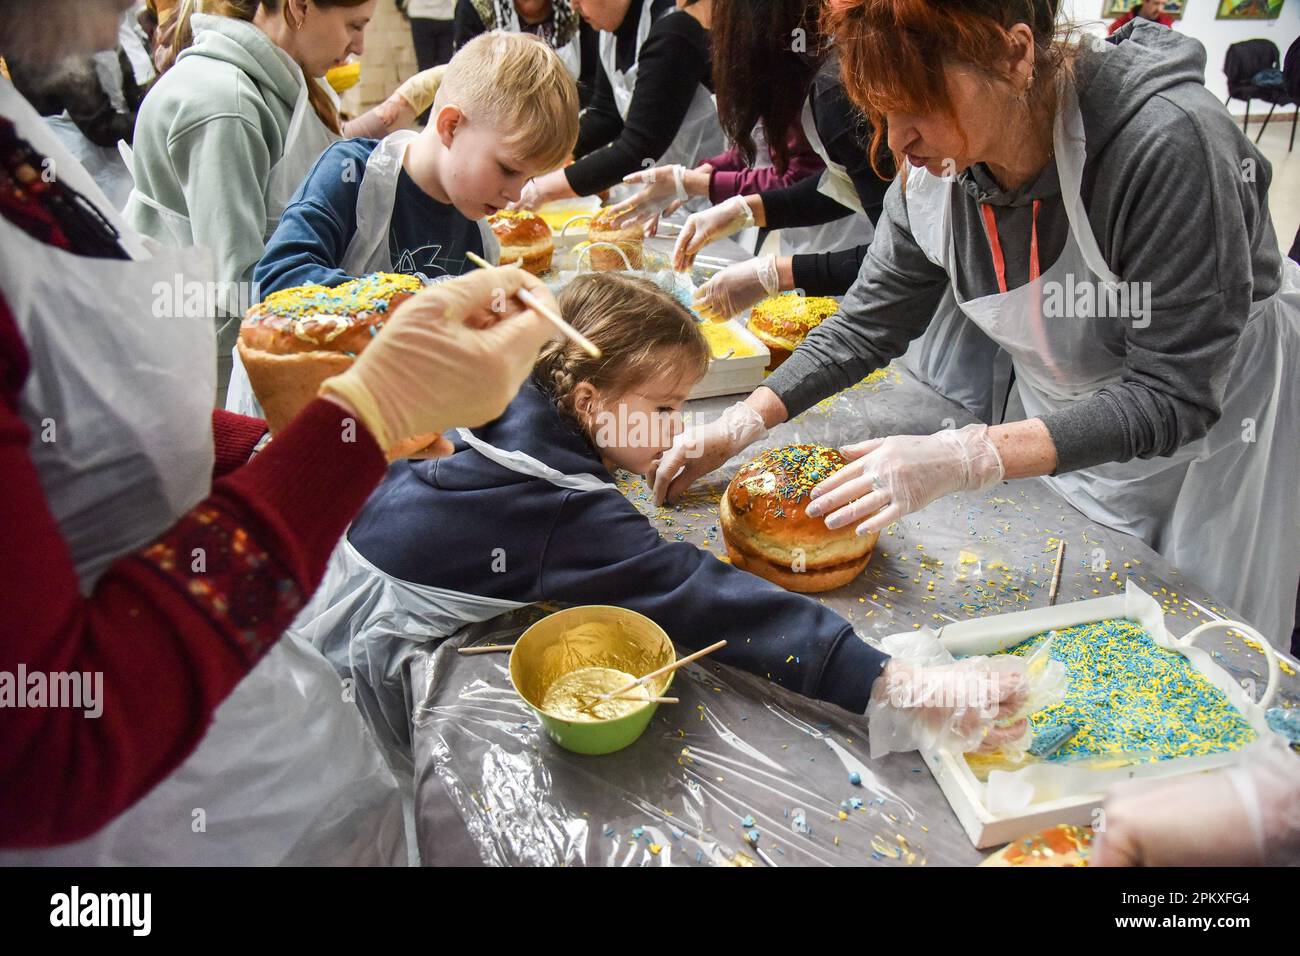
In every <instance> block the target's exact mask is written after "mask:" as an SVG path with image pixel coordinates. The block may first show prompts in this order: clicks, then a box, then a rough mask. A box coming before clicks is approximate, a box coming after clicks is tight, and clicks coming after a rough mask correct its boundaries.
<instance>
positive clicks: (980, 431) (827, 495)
mask: <svg viewBox="0 0 1300 956" xmlns="http://www.w3.org/2000/svg"><path fill="white" fill-rule="evenodd" d="M841 452H842V453H843V455H844V457H845V458H847V459H849V462H850V463H849V464H848V465H845V466H844V467H843V468H841V469H840V470H839V471H837V472H836V473H835V474H833V475H831V476H830V477H829V478H827V479H826V480H825V481H823V482H822V483H821V484H819V485H817V486H816V487H815V488H813V490H812V492H811V495H812V498H813V501H812V504H810V505H809V506H808V509H807V513H808V515H809V517H813V518H817V517H820V516H822V515H825V516H826V526H827V527H828V528H841V527H844V526H845V525H847V524H849V523H851V522H854V521H862V524H860V525H859V526H858V528H857V532H858V534H867V533H869V532H872V531H875V532H880V531H884V530H885V528H887V527H889V526H890V525H891V524H893V523H894V522H895V521H897V520H898V519H899V518H901V517H903V516H904V515H908V514H911V513H912V512H913V511H918V510H920V509H921V508H924V507H925V506H926V505H928V504H929V503H930V502H932V501H934V500H935V499H937V498H941V497H943V496H944V495H947V494H951V493H952V492H954V491H981V490H983V489H985V488H988V487H990V486H992V485H995V484H997V483H998V482H999V481H1001V480H1002V476H1003V473H1004V472H1003V468H1002V456H1001V455H999V454H998V450H997V447H996V446H995V445H994V444H993V440H992V439H991V438H989V428H988V426H987V425H967V426H966V427H965V428H962V429H959V430H956V431H954V430H951V429H950V430H947V431H941V432H936V433H935V434H933V435H892V436H890V437H889V438H874V439H872V440H871V441H865V442H862V443H861V444H858V445H849V446H847V447H845V448H843V449H841ZM863 519H866V520H863Z"/></svg>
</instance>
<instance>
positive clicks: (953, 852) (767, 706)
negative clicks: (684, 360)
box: [409, 244, 1300, 866]
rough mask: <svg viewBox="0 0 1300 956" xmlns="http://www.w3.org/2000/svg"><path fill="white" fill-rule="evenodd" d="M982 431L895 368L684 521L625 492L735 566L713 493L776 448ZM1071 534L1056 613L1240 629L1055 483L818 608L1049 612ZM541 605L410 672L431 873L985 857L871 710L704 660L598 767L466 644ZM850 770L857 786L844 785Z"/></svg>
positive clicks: (1219, 654) (938, 530)
mask: <svg viewBox="0 0 1300 956" xmlns="http://www.w3.org/2000/svg"><path fill="white" fill-rule="evenodd" d="M732 245H734V244H732ZM724 250H725V254H726V255H730V256H733V257H739V255H743V250H738V249H737V250H730V249H726V247H724ZM710 252H711V253H713V254H714V255H718V254H719V252H720V250H719V247H718V246H712V247H710ZM735 400H736V399H735V397H734V396H731V397H721V398H711V399H703V400H700V401H697V402H693V403H691V405H690V406H689V408H688V411H689V412H690V413H692V414H693V415H697V416H699V417H700V419H701V420H703V421H707V420H709V419H710V418H714V417H716V416H717V415H718V414H719V413H720V412H721V410H722V409H723V408H725V407H726V406H727V405H728V404H730V403H731V402H733V401H735ZM972 420H973V419H972V418H971V416H970V415H969V414H968V413H967V412H966V411H965V410H964V409H963V408H961V406H959V405H957V404H955V403H952V402H950V401H948V400H947V399H945V398H943V397H942V396H940V395H938V394H937V393H936V392H935V391H934V390H933V389H931V388H930V387H929V386H927V385H925V384H923V383H921V382H920V381H918V380H917V379H915V378H913V377H912V376H910V375H909V374H908V373H907V372H906V371H904V370H902V369H901V368H900V367H898V366H897V364H895V365H891V366H890V367H889V368H887V369H884V370H881V371H879V372H877V373H875V374H874V375H873V376H871V377H870V378H869V379H868V380H867V381H865V382H863V383H861V384H859V385H857V386H854V387H853V388H851V389H849V390H847V391H845V392H842V393H840V394H839V395H837V396H835V397H834V398H831V399H828V400H827V401H825V402H823V403H821V404H820V405H819V406H817V407H815V408H813V409H810V410H809V411H808V412H806V413H805V414H804V415H802V416H800V417H799V418H797V419H795V420H794V421H792V422H789V423H787V424H785V425H782V426H780V427H778V428H776V429H773V431H772V433H771V435H769V437H768V438H767V439H766V440H765V441H764V442H762V443H760V444H759V445H757V446H755V447H753V448H750V449H747V450H746V451H745V452H744V453H743V454H742V455H740V456H737V457H736V458H735V459H733V460H732V461H730V462H728V463H727V464H726V465H725V466H724V467H723V468H722V469H721V470H720V471H719V472H717V473H715V474H714V475H712V476H710V477H709V478H707V479H705V480H703V481H701V482H700V483H698V484H697V485H696V486H695V487H694V488H693V489H692V491H691V492H690V494H689V495H688V497H687V498H686V500H685V501H684V502H683V503H682V504H680V505H679V506H677V507H675V508H656V507H655V506H654V505H653V503H652V501H651V500H650V495H649V491H648V489H646V488H645V486H644V483H643V482H641V480H640V479H639V478H635V479H633V478H628V477H624V478H621V479H620V482H619V483H620V487H621V488H622V490H623V491H624V493H625V494H627V495H628V497H629V498H630V499H631V500H632V501H633V502H634V504H636V506H637V507H638V508H639V509H640V510H642V511H643V512H644V513H645V514H646V515H647V516H648V517H649V518H650V519H651V520H652V521H653V522H654V524H655V525H656V527H657V528H658V529H659V530H660V532H661V533H662V534H663V535H665V536H666V537H669V538H672V539H676V540H680V541H688V542H691V543H693V544H696V545H698V546H700V547H704V548H708V549H709V550H711V551H714V552H716V553H719V554H725V549H724V548H723V545H722V541H721V536H720V532H719V530H718V523H717V522H718V519H717V500H718V497H719V496H720V495H721V493H722V491H723V489H724V488H725V487H726V484H727V482H728V481H729V480H730V478H731V476H732V475H733V474H734V473H735V471H736V470H737V469H738V468H739V467H740V466H741V465H742V464H743V463H744V462H745V461H748V460H749V459H750V458H752V457H753V456H754V455H756V454H757V453H758V452H759V451H760V450H762V449H763V448H767V447H772V446H777V445H784V444H789V443H792V442H818V443H821V444H827V445H842V444H845V443H848V442H851V441H859V440H862V439H864V438H868V437H873V436H879V435H886V434H893V433H921V434H928V433H931V432H934V431H936V430H938V429H940V428H945V427H961V426H962V425H964V424H967V423H969V422H970V421H972ZM1058 538H1063V539H1064V540H1065V542H1066V554H1065V561H1064V563H1063V570H1062V574H1061V584H1060V594H1059V596H1058V602H1066V601H1073V600H1080V599H1086V598H1092V597H1097V596H1099V595H1106V594H1112V593H1116V592H1118V591H1122V590H1123V587H1124V582H1125V580H1126V579H1127V578H1129V577H1130V576H1131V577H1133V578H1134V579H1135V581H1136V583H1137V584H1139V585H1140V586H1141V587H1142V588H1143V589H1144V590H1146V591H1147V592H1148V593H1151V594H1152V595H1154V596H1155V597H1156V599H1157V600H1159V601H1161V603H1162V604H1163V605H1164V607H1165V610H1166V614H1167V620H1168V626H1169V629H1170V631H1171V633H1173V634H1176V635H1180V636H1181V635H1182V634H1185V633H1187V632H1188V631H1190V630H1191V629H1192V628H1193V627H1195V626H1197V625H1198V624H1200V623H1203V622H1204V621H1206V620H1209V619H1213V618H1214V617H1215V616H1221V617H1224V618H1232V617H1234V614H1233V612H1232V611H1231V609H1229V608H1227V607H1225V606H1224V605H1223V604H1222V603H1221V602H1219V601H1217V600H1215V598H1214V597H1213V596H1212V595H1210V594H1208V593H1207V592H1206V591H1205V590H1204V589H1203V588H1201V587H1200V586H1199V585H1197V584H1196V583H1195V582H1193V581H1191V580H1188V579H1186V578H1185V577H1184V576H1183V575H1181V574H1180V573H1179V572H1178V571H1177V569H1175V568H1173V567H1171V566H1170V565H1169V564H1168V562H1166V561H1165V560H1164V559H1162V558H1161V557H1160V556H1159V555H1158V554H1156V553H1155V552H1153V551H1152V550H1151V549H1150V548H1148V547H1147V546H1146V545H1145V544H1143V543H1142V542H1141V541H1139V540H1137V539H1135V538H1132V537H1130V536H1128V535H1123V534H1118V533H1116V532H1113V531H1111V530H1109V529H1107V528H1104V527H1102V526H1100V525H1097V524H1095V523H1093V522H1091V521H1089V520H1088V519H1086V518H1085V517H1084V516H1083V515H1081V514H1080V513H1079V512H1078V511H1076V510H1075V509H1074V508H1073V507H1071V506H1070V505H1069V504H1067V503H1066V502H1065V500H1064V499H1062V498H1061V497H1059V496H1058V495H1057V494H1056V493H1055V492H1054V491H1053V490H1052V489H1051V488H1050V487H1049V486H1048V485H1047V484H1046V483H1045V482H1043V481H1041V480H1039V479H1031V480H1022V481H1016V482H1004V483H1002V484H1000V485H999V486H997V487H995V488H993V489H990V490H989V491H987V492H983V493H976V494H959V495H953V496H949V497H947V498H944V499H940V500H939V501H936V502H934V503H933V504H932V505H930V506H929V507H927V508H925V509H923V510H922V511H920V512H918V513H916V514H915V515H911V516H909V517H908V518H906V519H905V520H904V521H902V522H900V523H899V524H898V525H896V526H895V527H894V528H893V529H891V530H890V531H889V532H887V533H886V534H884V535H882V536H881V539H880V542H879V544H878V545H877V549H876V552H875V554H874V555H873V556H872V559H871V562H870V564H869V565H868V567H867V569H866V571H865V572H864V574H863V575H862V576H860V577H859V578H858V579H857V580H856V581H854V582H853V583H851V584H849V585H847V586H845V587H843V588H840V589H838V590H836V591H833V592H829V593H827V594H825V595H822V596H821V597H820V598H819V599H820V600H822V601H823V602H824V603H825V604H826V605H827V606H829V607H831V608H832V609H834V610H836V611H838V612H839V613H841V614H842V615H844V616H845V617H846V618H847V619H848V620H849V621H850V622H851V623H852V624H853V626H854V628H855V629H856V630H857V632H858V634H859V635H860V636H862V637H863V638H865V639H867V640H869V641H878V640H879V639H880V638H882V637H884V636H885V635H888V634H891V633H896V632H899V631H907V630H916V629H919V628H920V627H934V628H938V627H940V626H942V625H943V624H944V623H946V622H948V621H953V620H962V619H966V618H969V617H975V616H982V615H985V614H990V613H998V612H1001V611H1007V610H1018V609H1025V608H1029V607H1038V606H1042V605H1044V604H1045V603H1046V601H1047V591H1048V586H1049V584H1050V579H1051V573H1052V565H1053V560H1054V558H1055V552H1056V539H1058ZM544 613H545V611H543V610H539V609H536V608H529V609H525V610H523V611H519V612H514V613H512V614H509V615H505V616H503V617H501V618H497V619H495V620H493V621H489V622H486V623H484V624H481V625H477V626H475V627H473V628H470V629H467V630H466V631H464V632H462V633H460V634H458V635H456V636H455V637H453V638H451V639H449V640H447V641H445V642H443V643H442V644H441V645H438V646H436V647H432V648H426V649H423V650H421V651H419V652H418V653H417V654H415V655H414V657H413V658H412V660H411V662H410V671H409V678H410V681H411V686H412V688H413V690H414V693H413V702H414V708H413V717H412V746H413V752H414V759H415V781H414V783H415V789H414V819H415V833H416V839H417V842H418V847H419V851H420V856H421V860H422V862H424V863H426V864H460V865H466V864H478V863H487V864H494V865H533V864H535V865H606V866H640V865H659V866H668V865H687V866H692V865H714V864H718V865H751V864H752V863H753V858H754V853H753V851H752V850H747V848H746V847H745V845H744V839H743V830H744V828H745V827H746V826H752V827H753V828H756V829H757V830H759V831H760V833H761V838H760V840H761V842H760V845H761V846H762V848H763V850H764V851H765V852H766V853H767V854H768V855H769V857H770V858H771V859H772V860H773V861H774V862H775V863H776V864H777V865H883V866H924V865H931V866H933V865H972V864H975V863H978V862H979V861H980V860H981V859H982V858H983V856H984V853H982V852H981V851H978V850H976V849H975V848H974V847H973V846H972V845H971V844H970V842H969V840H968V839H967V837H966V834H965V832H964V831H963V830H962V829H961V826H960V824H959V823H958V821H957V819H956V817H955V816H954V815H953V813H952V811H951V809H950V808H949V806H948V804H947V801H946V800H945V798H944V797H943V795H942V793H941V792H940V791H939V788H938V786H937V785H936V784H935V782H934V780H933V778H932V777H931V776H930V774H929V771H928V770H927V769H926V768H925V766H924V764H923V763H922V762H921V759H920V758H919V757H918V756H917V755H916V754H914V753H909V754H891V755H889V756H888V757H886V758H884V759H882V760H878V761H871V760H869V759H868V756H867V754H868V746H867V737H866V721H865V719H864V718H862V717H860V716H855V715H852V714H848V713H846V712H845V711H842V710H839V709H838V708H836V707H834V706H831V705H828V704H822V703H820V702H815V701H809V700H807V699H805V698H801V697H799V696H797V695H794V694H791V693H789V692H786V691H784V690H782V689H781V688H779V687H777V686H775V685H772V684H770V683H768V682H766V681H764V680H761V679H758V678H755V677H752V676H750V675H748V674H743V673H740V672H737V671H734V670H731V669H729V668H726V667H723V666H721V665H717V664H714V663H709V662H707V661H706V662H704V664H703V666H700V665H691V666H690V667H688V668H686V669H684V671H682V672H679V677H678V679H677V680H676V681H675V683H674V685H673V693H674V695H676V696H679V697H680V698H681V703H680V704H678V705H676V706H661V707H660V708H659V710H658V712H657V713H656V715H655V717H654V720H653V721H652V722H651V725H650V727H649V729H648V730H647V731H646V733H645V735H644V736H643V737H642V738H641V739H640V740H638V741H637V742H636V743H635V744H634V745H633V746H631V747H629V748H627V749H626V750H624V751H622V752H620V753H617V754H611V755H608V756H604V757H584V756H579V755H576V754H572V753H569V752H567V751H565V750H562V749H560V748H559V747H557V746H556V745H554V744H553V743H552V742H551V741H550V740H549V739H548V738H547V737H546V736H545V733H544V731H543V730H542V728H541V725H540V723H539V722H538V721H537V719H536V718H535V716H534V715H533V714H532V712H531V711H530V710H529V709H528V707H527V706H526V705H525V704H524V703H523V702H522V701H521V700H519V698H518V697H517V696H516V695H515V693H514V692H513V690H512V689H511V687H510V683H509V679H508V673H507V660H506V656H505V655H501V654H489V655H482V656H461V655H459V654H457V653H456V647H458V646H461V645H463V644H470V643H508V642H509V641H510V640H511V639H512V638H513V637H515V636H517V635H518V634H519V633H521V632H522V630H523V629H524V628H525V627H527V625H528V624H530V623H532V621H534V620H537V619H538V618H540V617H541V616H543V614H544ZM1202 646H1205V647H1207V649H1211V650H1212V651H1213V653H1214V656H1215V657H1216V659H1217V660H1218V661H1219V663H1221V664H1222V665H1223V666H1224V667H1225V668H1226V669H1227V670H1228V671H1229V672H1230V673H1232V674H1233V675H1234V676H1236V677H1238V678H1239V679H1241V680H1251V681H1255V682H1257V683H1258V685H1259V687H1260V688H1261V690H1262V687H1263V684H1264V681H1265V679H1266V676H1267V670H1266V666H1265V661H1264V658H1263V657H1262V655H1260V654H1259V653H1258V652H1256V651H1254V650H1252V649H1251V648H1250V647H1248V646H1246V644H1245V642H1244V639H1243V638H1242V637H1241V636H1240V635H1235V636H1234V634H1232V633H1229V632H1224V631H1216V632H1213V633H1212V634H1210V635H1207V636H1206V638H1205V639H1204V641H1203V645H1202ZM1280 660H1282V661H1283V662H1284V668H1283V671H1284V672H1283V683H1282V686H1281V689H1280V691H1279V694H1278V698H1277V699H1276V700H1275V701H1274V706H1297V705H1300V678H1298V677H1297V666H1296V662H1295V661H1294V660H1291V659H1289V658H1286V657H1285V655H1282V656H1280ZM851 771H852V772H856V773H858V774H859V775H860V777H861V785H860V786H854V785H852V784H851V783H850V782H849V773H850V772H851ZM846 803H847V809H845V806H846ZM858 804H860V806H859V805H858ZM842 810H843V811H844V813H845V817H846V818H845V819H841V818H840V813H841V811H842ZM749 818H752V820H751V819H749Z"/></svg>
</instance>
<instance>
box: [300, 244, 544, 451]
mask: <svg viewBox="0 0 1300 956" xmlns="http://www.w3.org/2000/svg"><path fill="white" fill-rule="evenodd" d="M521 288H527V289H528V291H530V292H531V293H532V294H533V295H535V296H536V297H537V298H538V299H540V300H541V301H542V302H543V303H545V304H547V305H549V306H550V307H551V308H555V300H554V299H553V298H552V297H551V293H550V291H549V290H548V289H547V288H546V285H545V284H544V283H542V282H541V281H540V280H539V279H537V278H536V277H534V276H532V275H530V274H529V273H527V272H524V270H522V269H514V268H496V269H481V270H479V271H477V272H473V273H470V274H469V275H465V276H461V277H460V278H458V279H452V280H450V281H448V282H441V283H439V284H437V285H435V286H431V287H430V288H427V289H425V290H424V291H422V292H420V293H418V294H417V295H415V296H413V297H412V298H410V299H408V300H407V301H406V302H403V303H402V304H401V306H399V307H398V308H397V309H396V310H395V311H394V312H393V315H392V317H391V318H390V319H389V320H388V321H387V322H386V323H385V324H384V327H383V329H382V330H381V331H380V333H379V334H378V335H377V336H375V339H374V341H372V342H371V343H370V344H369V345H368V346H367V347H366V349H365V350H364V351H363V352H362V353H361V354H360V355H359V356H357V360H356V362H354V363H353V365H352V367H351V368H349V369H348V370H347V371H346V372H344V373H342V374H341V375H336V376H334V377H333V378H330V379H326V381H325V383H324V384H323V385H322V386H321V394H322V395H324V396H325V397H327V398H331V399H334V400H336V401H337V400H339V399H341V401H339V402H338V404H341V405H343V406H344V407H346V408H350V409H351V410H352V411H353V412H354V413H355V415H356V417H357V419H358V420H360V421H361V423H362V424H363V425H365V427H366V428H367V429H368V430H369V431H370V433H371V434H372V435H373V436H374V438H375V441H376V442H377V443H378V444H379V447H380V448H383V449H386V450H388V451H390V452H393V451H395V450H396V451H399V452H402V453H405V452H408V451H414V450H416V449H418V448H422V447H424V446H425V445H428V443H429V441H430V440H431V439H432V437H433V435H434V434H441V433H443V432H445V431H447V430H448V429H450V428H452V427H453V426H457V425H464V426H467V427H474V426H476V425H483V424H486V423H487V422H490V421H492V420H493V419H494V418H497V417H499V416H500V415H501V413H502V412H504V411H505V409H506V406H507V405H508V404H509V403H510V401H511V399H513V398H514V397H515V394H516V393H517V392H518V391H519V386H520V385H521V384H523V381H524V379H525V378H526V377H527V376H528V373H529V372H530V371H531V370H532V367H533V365H534V363H535V362H536V361H537V354H538V352H540V351H541V348H542V346H543V345H545V344H546V342H547V341H549V340H550V339H551V338H552V336H553V335H554V333H555V329H554V327H553V326H552V325H551V324H550V323H549V322H547V321H546V320H545V319H544V318H543V317H542V316H540V315H538V314H537V313H535V312H533V311H532V310H531V309H527V308H525V307H524V306H523V305H522V304H521V303H520V302H519V301H518V300H517V299H516V298H515V293H516V292H518V291H519V290H520V289H521ZM417 438H419V439H423V442H422V443H420V444H418V445H416V449H411V447H410V446H411V443H412V442H413V440H414V439H417ZM444 450H445V446H444ZM431 453H436V449H433V450H431Z"/></svg>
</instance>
